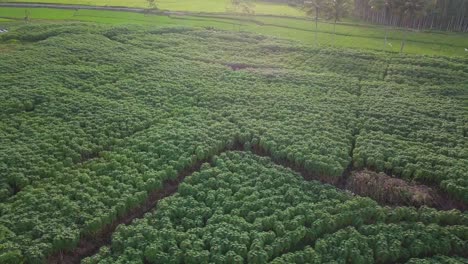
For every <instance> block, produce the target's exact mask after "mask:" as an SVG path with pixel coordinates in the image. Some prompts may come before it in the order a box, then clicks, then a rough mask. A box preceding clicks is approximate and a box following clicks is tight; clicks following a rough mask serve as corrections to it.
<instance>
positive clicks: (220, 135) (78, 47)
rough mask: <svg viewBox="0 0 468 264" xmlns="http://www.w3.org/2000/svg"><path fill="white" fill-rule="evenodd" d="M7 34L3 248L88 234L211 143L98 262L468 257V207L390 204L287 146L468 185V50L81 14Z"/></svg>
mask: <svg viewBox="0 0 468 264" xmlns="http://www.w3.org/2000/svg"><path fill="white" fill-rule="evenodd" d="M0 49H1V51H2V52H1V53H0V72H1V73H2V74H0V90H1V91H2V92H1V93H0V109H1V111H0V117H1V118H0V141H1V144H0V168H1V169H0V262H1V263H18V262H24V263H44V262H46V261H47V258H48V257H49V256H51V255H53V254H56V253H58V252H64V251H70V250H73V248H75V247H76V246H77V244H78V242H79V240H80V238H81V237H83V236H92V235H93V234H96V233H97V232H99V231H100V230H102V229H103V227H105V226H106V225H108V224H110V223H112V222H113V221H115V220H116V219H117V218H119V217H121V216H123V215H125V214H126V213H128V212H129V211H130V210H132V209H133V208H135V207H136V206H138V205H139V204H141V203H143V202H144V201H145V200H146V199H147V198H148V194H149V193H150V192H151V191H154V190H160V189H161V188H162V186H163V183H164V182H165V181H167V180H170V179H175V178H177V176H178V175H179V174H180V173H181V172H182V171H184V170H186V169H187V168H191V167H193V166H194V165H195V164H197V163H199V162H201V161H205V160H208V161H209V163H207V164H204V165H203V166H202V169H201V170H200V171H198V172H195V173H194V174H193V175H192V176H189V177H188V178H186V181H184V182H183V183H181V185H180V186H179V191H178V193H177V194H175V195H174V196H172V197H170V198H167V199H164V200H162V201H160V203H159V205H158V207H157V209H156V210H155V211H154V212H153V213H151V214H148V215H147V216H145V217H144V218H143V219H142V220H139V221H136V222H134V223H133V224H131V225H129V226H126V227H119V228H118V230H117V232H116V233H115V234H114V235H113V239H112V244H111V245H110V246H109V247H103V248H102V249H101V250H100V251H99V253H98V254H97V255H95V256H92V257H90V258H87V259H85V260H84V262H85V263H95V262H98V261H101V262H102V263H119V262H120V263H144V262H145V261H147V262H150V263H162V262H163V263H181V262H184V263H191V262H193V263H266V262H274V263H304V262H305V260H307V261H309V262H312V263H322V262H326V261H334V260H335V261H338V262H339V261H354V262H355V263H371V262H376V263H389V262H395V261H398V262H409V263H426V262H425V261H440V262H444V261H446V262H449V261H464V260H466V259H463V258H466V257H467V256H466V252H468V244H467V243H468V242H467V239H468V237H467V233H468V231H467V214H466V213H465V212H460V211H457V210H452V211H437V210H435V209H429V208H426V207H421V208H413V207H396V208H389V207H383V206H380V205H378V204H377V203H376V202H375V201H373V200H371V199H369V198H362V197H357V196H353V195H350V194H349V193H346V192H343V191H340V190H338V189H335V188H334V187H331V186H329V185H324V184H321V183H319V182H315V181H311V182H306V181H304V180H303V179H301V178H300V177H299V175H297V174H296V173H294V172H292V171H291V170H289V169H286V168H284V167H282V166H278V165H274V164H273V161H274V162H288V163H290V164H293V165H294V166H296V167H298V168H301V169H302V170H304V171H307V172H309V173H313V174H315V175H318V177H322V178H324V179H327V180H328V182H330V183H334V182H338V181H340V179H341V177H342V176H343V175H344V172H345V171H346V170H347V169H349V168H353V169H356V170H358V169H362V168H368V169H370V170H374V171H379V172H385V173H386V174H388V175H391V176H392V177H398V178H402V179H405V180H407V181H415V182H418V183H421V184H426V185H428V186H431V187H433V188H438V189H440V190H442V191H443V192H444V193H446V194H447V195H448V196H450V197H452V198H453V199H457V200H458V201H461V202H464V203H468V196H467V195H468V182H467V179H468V142H467V140H466V137H467V134H468V126H467V124H468V122H467V116H466V89H465V88H466V87H465V86H466V80H467V79H468V60H467V59H466V58H447V57H428V56H408V55H405V56H403V55H397V54H390V53H380V52H372V51H360V50H351V49H340V50H338V49H332V48H321V49H316V48H311V47H307V46H301V45H300V44H298V43H293V42H289V41H285V40H280V39H274V38H267V37H264V36H261V35H254V34H247V33H233V32H224V31H217V30H209V29H207V30H204V29H190V28H180V27H173V28H158V27H151V28H150V27H143V26H105V25H96V24H74V23H68V24H37V25H26V26H21V27H16V28H11V29H10V31H9V32H8V33H5V34H2V35H1V36H0ZM236 144H242V145H243V148H244V149H245V150H249V149H254V148H261V149H263V150H264V151H265V152H266V153H268V155H269V156H270V158H261V157H258V156H256V155H253V154H252V153H250V152H248V151H243V152H239V151H228V152H226V150H228V149H233V148H234V147H235V145H236ZM187 212H190V213H187ZM395 234H398V235H395ZM398 237H404V238H405V239H404V240H402V239H399V238H398ZM428 241H429V242H428Z"/></svg>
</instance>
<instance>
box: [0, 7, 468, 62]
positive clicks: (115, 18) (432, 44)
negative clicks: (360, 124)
mask: <svg viewBox="0 0 468 264" xmlns="http://www.w3.org/2000/svg"><path fill="white" fill-rule="evenodd" d="M28 10H29V12H30V17H31V18H32V19H33V20H52V21H57V20H59V21H61V20H71V21H89V22H99V23H108V24H143V25H157V26H161V25H181V26H195V27H215V28H218V29H223V30H231V31H247V32H254V33H259V34H264V35H268V36H275V37H279V38H285V39H291V40H297V41H300V42H302V43H304V44H307V45H313V44H314V32H313V23H312V22H311V21H306V20H301V19H293V18H267V17H254V18H252V17H243V16H240V17H239V16H204V17H199V16H171V17H168V16H154V15H147V16H145V15H143V14H137V13H128V12H113V11H93V10H79V11H77V12H75V11H72V10H57V9H46V8H38V9H28ZM24 12H25V11H24V9H23V8H0V17H4V18H16V19H22V18H23V17H24ZM336 29H337V35H336V36H334V35H333V25H332V24H330V23H320V25H319V33H318V41H319V44H320V45H327V46H330V45H335V46H336V47H352V48H365V49H374V50H383V49H384V47H383V36H384V35H385V32H384V30H383V29H382V28H378V27H374V26H359V25H350V24H339V25H337V27H336ZM466 36H467V34H466V33H465V34H455V33H422V32H411V33H410V34H409V37H408V43H407V45H406V47H405V52H406V53H413V54H424V55H446V56H468V52H466V51H465V48H466V47H468V40H467V37H466ZM401 37H402V32H401V31H398V30H392V31H390V34H389V42H390V44H391V46H390V45H388V46H387V47H386V48H385V50H387V51H393V52H397V51H399V45H400V39H401Z"/></svg>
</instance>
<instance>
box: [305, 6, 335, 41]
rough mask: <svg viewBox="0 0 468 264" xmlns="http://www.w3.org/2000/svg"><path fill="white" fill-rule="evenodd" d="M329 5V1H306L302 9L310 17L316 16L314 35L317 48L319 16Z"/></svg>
mask: <svg viewBox="0 0 468 264" xmlns="http://www.w3.org/2000/svg"><path fill="white" fill-rule="evenodd" d="M328 5H329V0H308V1H304V4H303V6H302V8H303V9H304V11H305V13H306V14H307V15H308V16H313V15H315V33H314V35H315V36H314V39H315V46H316V47H317V46H318V37H317V32H318V18H319V14H320V12H321V11H322V10H325V9H327V7H328Z"/></svg>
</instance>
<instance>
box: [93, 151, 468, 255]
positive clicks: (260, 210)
mask: <svg viewBox="0 0 468 264" xmlns="http://www.w3.org/2000/svg"><path fill="white" fill-rule="evenodd" d="M450 214H451V213H450V212H447V213H446V212H437V211H435V210H429V209H424V208H423V209H421V210H419V211H418V210H415V209H411V208H405V209H404V210H392V209H389V208H382V207H379V206H377V205H376V204H375V202H372V201H371V200H369V199H363V198H358V197H352V196H350V195H348V194H345V193H344V192H341V191H337V190H335V189H334V188H332V187H330V186H324V185H322V184H320V183H318V182H315V181H312V182H303V180H302V178H301V176H299V175H297V174H295V173H293V172H292V171H290V170H288V169H284V168H283V167H280V166H278V165H274V164H273V163H272V162H271V160H269V159H268V158H262V157H258V156H254V155H253V154H250V153H246V152H227V153H223V154H221V155H220V156H218V157H216V165H215V166H211V165H208V164H206V165H204V167H203V169H202V170H201V171H200V172H195V173H194V174H193V175H191V176H190V177H188V178H186V180H185V181H184V183H182V184H181V185H180V188H179V192H178V195H175V196H172V197H169V198H166V199H164V200H163V201H162V202H161V203H160V204H159V205H158V207H157V209H156V210H155V212H154V213H152V214H148V215H146V216H145V218H144V219H142V220H140V221H138V222H137V223H135V224H133V225H131V226H125V227H122V228H120V229H119V230H118V231H117V232H116V233H115V234H114V239H113V242H112V245H111V247H112V249H113V250H112V253H110V254H108V253H105V254H101V253H100V254H98V255H96V256H93V257H92V258H88V259H86V260H85V263H93V262H92V260H99V261H103V262H106V263H112V262H116V261H123V262H130V261H137V262H143V261H146V262H149V263H179V262H181V261H182V262H183V263H212V262H219V263H244V261H246V262H247V263H268V262H270V261H272V263H327V262H342V263H395V262H402V261H403V262H404V261H406V260H410V259H412V258H417V257H423V256H427V255H432V254H439V255H442V256H444V255H449V254H455V255H462V254H463V252H464V251H466V249H467V245H466V234H467V233H466V232H467V231H468V229H467V227H466V226H463V224H464V222H465V221H466V219H467V218H466V217H467V216H466V214H465V215H463V214H461V213H458V214H456V215H453V216H455V218H456V219H457V220H456V221H455V222H452V223H451V224H450V225H447V223H444V222H440V220H439V219H442V218H445V217H447V216H449V215H450ZM428 215H432V216H433V218H431V219H428V218H427V216H428ZM457 215H458V216H457ZM396 216H397V217H396ZM409 219H412V220H411V221H409ZM304 245H305V246H304ZM312 245H313V247H312ZM289 251H294V252H291V253H288V252H289ZM143 252H144V254H143ZM411 261H412V260H411Z"/></svg>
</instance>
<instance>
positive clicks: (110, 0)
mask: <svg viewBox="0 0 468 264" xmlns="http://www.w3.org/2000/svg"><path fill="white" fill-rule="evenodd" d="M1 2H10V3H14V2H19V3H53V4H70V5H91V6H128V7H143V8H146V7H148V2H147V1H145V0H97V1H89V0H24V1H23V0H20V1H15V0H0V3H1ZM157 6H158V8H159V9H161V10H171V11H190V12H209V13H225V12H233V10H232V5H231V4H230V1H229V0H197V1H193V0H161V1H157ZM255 13H256V14H268V15H283V16H304V13H303V12H302V11H300V10H298V9H296V8H293V7H290V6H288V5H284V4H270V3H264V2H258V3H255Z"/></svg>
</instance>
